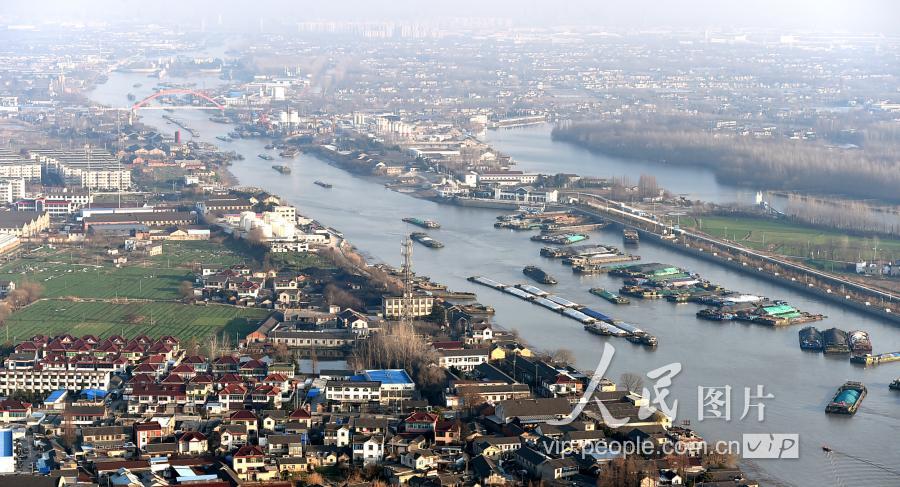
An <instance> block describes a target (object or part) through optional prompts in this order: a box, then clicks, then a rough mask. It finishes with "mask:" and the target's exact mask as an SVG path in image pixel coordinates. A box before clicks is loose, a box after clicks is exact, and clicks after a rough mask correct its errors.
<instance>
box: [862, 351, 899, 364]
mask: <svg viewBox="0 0 900 487" xmlns="http://www.w3.org/2000/svg"><path fill="white" fill-rule="evenodd" d="M850 361H851V362H854V363H858V364H863V365H878V364H886V363H888V362H897V361H900V352H890V353H880V354H878V355H872V354H870V353H867V354H865V355H853V356H852V357H850Z"/></svg>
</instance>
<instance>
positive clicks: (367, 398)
mask: <svg viewBox="0 0 900 487" xmlns="http://www.w3.org/2000/svg"><path fill="white" fill-rule="evenodd" d="M325 400H327V401H333V402H337V403H367V402H381V382H378V381H353V380H330V381H328V382H326V383H325Z"/></svg>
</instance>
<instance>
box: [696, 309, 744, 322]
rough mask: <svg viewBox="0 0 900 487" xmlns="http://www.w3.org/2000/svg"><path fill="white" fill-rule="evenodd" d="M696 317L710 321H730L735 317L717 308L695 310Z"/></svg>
mask: <svg viewBox="0 0 900 487" xmlns="http://www.w3.org/2000/svg"><path fill="white" fill-rule="evenodd" d="M697 318H703V319H704V320H711V321H731V320H733V319H734V318H735V315H734V313H728V312H726V311H722V310H721V309H718V308H704V309H701V310H700V311H698V312H697Z"/></svg>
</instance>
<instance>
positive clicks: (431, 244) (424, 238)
mask: <svg viewBox="0 0 900 487" xmlns="http://www.w3.org/2000/svg"><path fill="white" fill-rule="evenodd" d="M409 238H411V239H413V240H415V241H416V242H419V243H420V244H422V245H424V246H426V247H428V248H432V249H439V248H441V247H443V246H444V244H442V243H440V242H438V241H437V240H435V239H433V238H431V237H429V236H428V234H427V233H425V232H413V233H410V234H409Z"/></svg>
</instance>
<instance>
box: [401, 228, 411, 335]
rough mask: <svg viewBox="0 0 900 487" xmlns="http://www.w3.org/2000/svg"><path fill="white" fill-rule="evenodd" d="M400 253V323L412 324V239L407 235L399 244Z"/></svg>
mask: <svg viewBox="0 0 900 487" xmlns="http://www.w3.org/2000/svg"><path fill="white" fill-rule="evenodd" d="M400 255H402V256H403V269H402V271H403V298H402V299H401V300H400V323H401V324H404V325H412V319H413V313H412V299H413V281H412V239H410V238H409V235H407V236H406V238H404V239H403V243H402V244H401V245H400Z"/></svg>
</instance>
